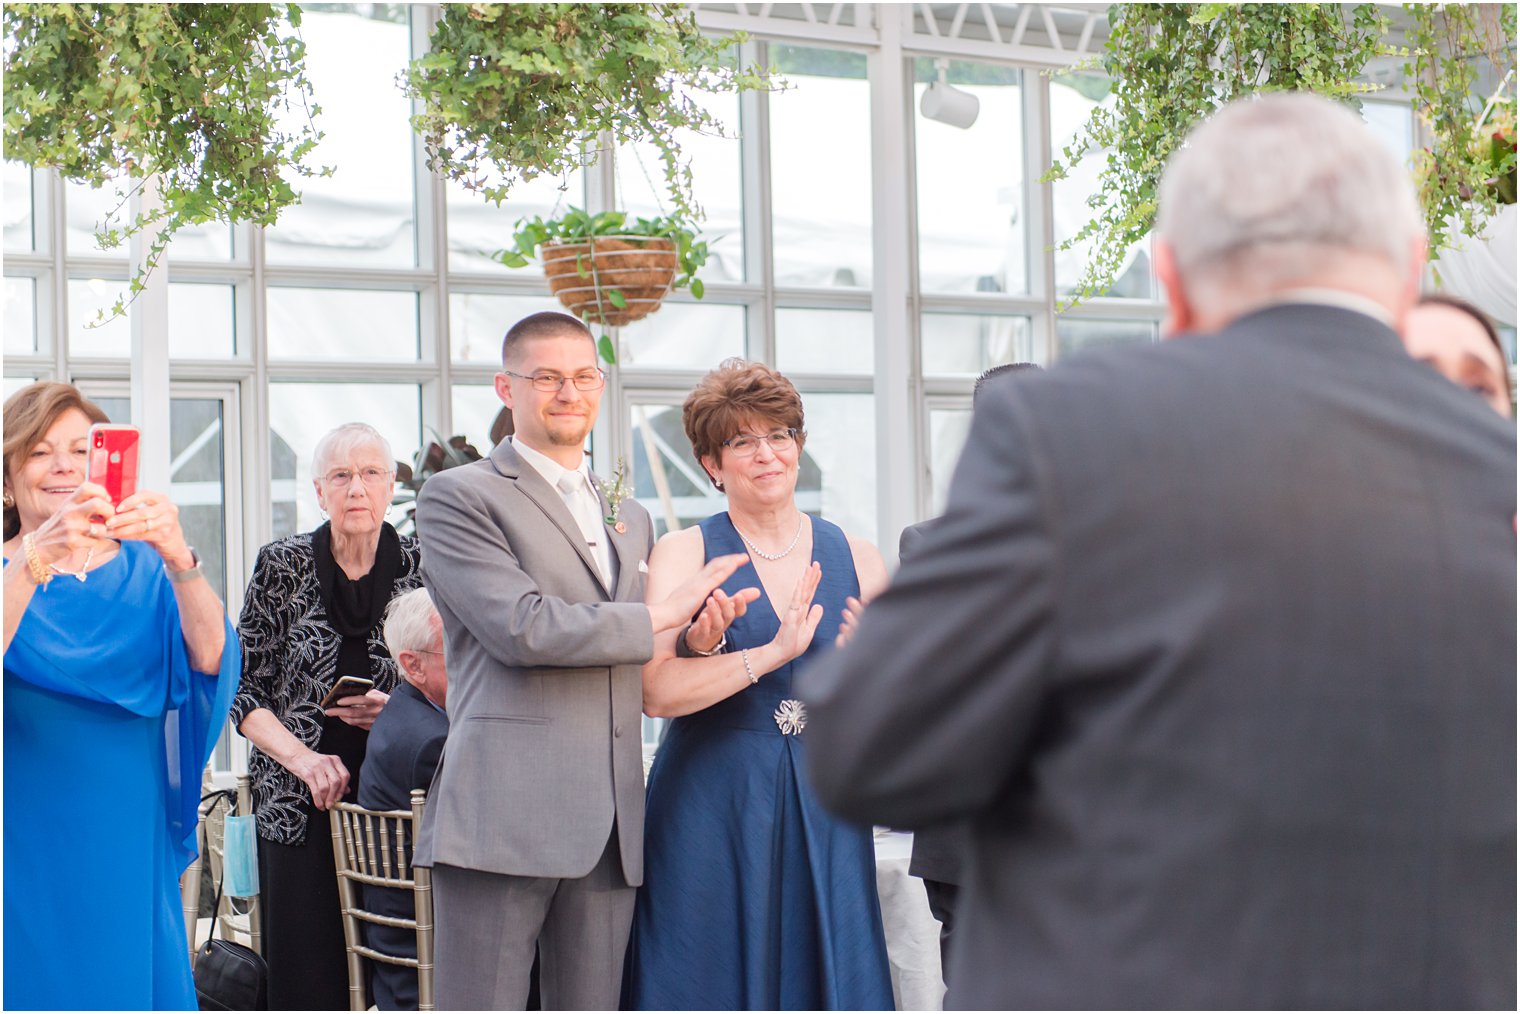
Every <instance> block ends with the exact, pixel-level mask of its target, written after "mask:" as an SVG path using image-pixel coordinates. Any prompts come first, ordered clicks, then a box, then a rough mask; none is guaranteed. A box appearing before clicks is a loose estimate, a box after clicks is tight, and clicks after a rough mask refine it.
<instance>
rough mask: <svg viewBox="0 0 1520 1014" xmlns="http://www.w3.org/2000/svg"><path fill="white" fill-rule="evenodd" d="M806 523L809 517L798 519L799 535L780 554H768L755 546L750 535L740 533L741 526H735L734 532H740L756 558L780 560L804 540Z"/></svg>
mask: <svg viewBox="0 0 1520 1014" xmlns="http://www.w3.org/2000/svg"><path fill="white" fill-rule="evenodd" d="M806 523H807V515H806V514H803V515H802V516H801V517H799V518H798V519H797V534H796V535H793V536H792V541H791V544H790V545H788V546H787V547H786V548H785V549H783V550H782V551H781V552H779V553H767V552H766V551H765V550H763V549H761V548H760V547H759V546H757V545H755V544H754V542H752V541H750V537H749V536H748V535H745V534H744V533H743V532H739V526H738V525H734V531H736V532H739V538H741V539H743V540H744V544H745V545H746V546H748V547H749V551H750V552H751V553H754V554H755V555H756V556H758V557H760V559H762V560H779V559H781V558H782V557H784V556H786V554H788V553H790V552H791V551H792V550H794V549H796V548H797V540H799V539H801V538H802V526H803V525H804V524H806Z"/></svg>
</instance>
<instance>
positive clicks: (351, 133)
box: [264, 4, 417, 267]
mask: <svg viewBox="0 0 1520 1014" xmlns="http://www.w3.org/2000/svg"><path fill="white" fill-rule="evenodd" d="M407 22H408V15H407V8H406V6H404V5H401V4H361V5H356V6H355V7H353V8H350V9H348V10H342V11H335V10H320V11H317V10H311V9H309V8H307V9H305V10H304V11H303V13H302V17H301V37H302V38H303V39H304V40H305V42H306V74H307V77H308V79H309V80H310V81H311V87H312V92H313V93H314V95H315V97H316V101H317V102H318V103H320V104H321V106H322V112H321V114H320V117H319V118H318V119H317V127H318V129H320V130H322V131H323V132H325V134H326V135H327V136H326V137H324V138H323V139H322V141H321V143H319V144H318V145H317V148H316V150H315V151H314V152H313V153H312V156H311V162H312V164H313V165H326V166H333V167H335V168H336V170H337V171H336V172H334V173H333V175H332V176H329V177H326V178H312V179H307V178H304V177H296V178H295V179H292V180H291V181H290V182H291V185H292V186H294V187H295V188H296V189H297V190H299V191H300V192H301V203H300V204H298V205H295V206H294V207H289V208H286V209H285V210H284V211H282V212H280V220H279V223H278V224H276V225H275V226H273V227H272V228H270V229H268V230H267V231H266V232H265V234H264V235H265V249H266V251H267V255H268V258H269V261H270V262H271V263H275V264H311V263H319V264H341V265H344V266H353V265H388V266H393V267H394V266H411V265H413V264H415V263H416V262H417V242H416V210H415V207H414V198H413V148H412V143H413V137H412V127H411V123H410V119H409V117H410V114H411V106H410V103H409V102H408V100H407V98H406V96H405V95H404V94H403V93H402V91H401V89H400V88H398V87H397V86H396V76H397V75H398V74H400V73H401V72H402V71H403V70H405V68H406V64H407V61H408V58H409V57H410V56H411V34H410V29H409V27H408V24H407ZM293 105H294V107H295V108H294V109H292V110H290V111H288V112H286V113H285V114H284V116H283V117H282V127H283V128H284V129H286V130H291V129H294V128H296V127H297V126H298V125H299V124H300V123H302V122H304V118H305V115H306V113H305V108H304V107H303V106H302V105H301V104H300V103H299V102H295V103H293Z"/></svg>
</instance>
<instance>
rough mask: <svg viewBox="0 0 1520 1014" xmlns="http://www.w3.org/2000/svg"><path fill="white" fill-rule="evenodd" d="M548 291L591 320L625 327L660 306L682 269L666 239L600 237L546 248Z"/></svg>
mask: <svg viewBox="0 0 1520 1014" xmlns="http://www.w3.org/2000/svg"><path fill="white" fill-rule="evenodd" d="M540 257H541V259H542V261H543V265H544V275H545V276H546V277H547V278H548V279H549V291H551V292H553V293H554V294H555V295H556V296H558V297H559V301H560V302H561V303H563V304H564V305H565V307H566V309H568V310H569V311H570V312H571V313H573V314H575V315H576V316H577V317H579V318H581V319H582V320H584V321H585V322H586V323H588V324H605V325H608V326H611V327H621V326H622V325H624V324H628V323H631V322H633V321H635V320H642V319H643V318H645V317H647V316H649V315H650V314H651V313H654V312H655V311H656V310H658V309H659V308H660V303H661V302H662V301H663V300H664V299H665V296H666V294H667V293H669V292H670V287H671V283H673V282H674V281H675V278H676V271H677V269H678V268H679V266H680V265H679V259H678V257H677V255H676V244H675V243H674V242H672V241H671V240H669V239H665V238H663V237H658V236H656V237H650V236H596V237H593V238H591V239H589V240H585V241H582V242H576V243H560V242H552V241H551V242H548V243H545V244H544V245H543V247H542V249H541V253H540Z"/></svg>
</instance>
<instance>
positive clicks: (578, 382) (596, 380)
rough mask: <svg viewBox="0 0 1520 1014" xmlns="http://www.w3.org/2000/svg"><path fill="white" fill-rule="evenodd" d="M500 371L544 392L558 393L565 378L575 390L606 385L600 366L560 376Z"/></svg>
mask: <svg viewBox="0 0 1520 1014" xmlns="http://www.w3.org/2000/svg"><path fill="white" fill-rule="evenodd" d="M501 372H503V373H505V374H506V375H507V376H509V377H516V378H517V379H518V380H526V381H529V382H530V383H532V384H533V390H535V391H542V392H544V393H545V394H558V393H559V392H560V388H562V387H564V386H565V381H567V380H568V381H570V382H571V383H572V384H574V385H575V389H576V390H577V391H600V390H601V389H602V388H603V387H606V386H607V373H606V371H605V370H602V369H601V368H597V369H594V370H582V371H581V372H579V373H577V374H575V375H574V376H573V377H562V376H560V375H559V374H558V373H535V374H533V375H532V376H531V377H530V376H528V375H527V374H525V373H513V372H512V371H511V370H502V371H501Z"/></svg>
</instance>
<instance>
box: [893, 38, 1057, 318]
mask: <svg viewBox="0 0 1520 1014" xmlns="http://www.w3.org/2000/svg"><path fill="white" fill-rule="evenodd" d="M913 69H914V77H915V83H914V86H913V108H914V120H913V124H914V134H915V139H914V141H915V148H916V152H917V154H916V160H917V161H916V164H917V177H918V279H919V286H920V288H921V289H922V290H923V291H925V292H1027V291H1029V282H1028V271H1027V267H1026V263H1025V253H1024V250H1025V239H1024V236H1025V230H1024V220H1025V208H1024V108H1023V87H1022V83H1021V82H1022V75H1021V72H1020V71H1019V70H1018V69H1016V68H1013V67H1004V66H998V65H995V64H986V63H968V62H965V61H961V60H952V61H950V63H949V66H948V68H947V70H946V80H947V82H948V84H949V86H950V87H951V88H953V89H955V90H957V91H960V92H964V93H966V94H967V95H970V96H973V97H974V98H975V99H976V100H977V102H978V103H979V108H978V111H977V116H976V121H975V122H974V123H973V124H972V125H971V126H970V127H969V128H961V127H957V126H954V125H952V124H949V123H943V122H940V121H938V120H932V119H929V118H928V117H927V116H925V115H924V114H923V111H922V108H923V107H922V105H921V103H922V101H923V97H924V95H925V93H926V92H927V91H928V90H929V86H930V82H937V77H938V72H937V70H936V68H935V61H934V60H932V59H929V58H927V57H920V58H918V59H916V60H914V61H913ZM935 87H936V89H938V87H939V86H938V85H937V84H936V85H935Z"/></svg>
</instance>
